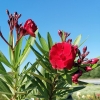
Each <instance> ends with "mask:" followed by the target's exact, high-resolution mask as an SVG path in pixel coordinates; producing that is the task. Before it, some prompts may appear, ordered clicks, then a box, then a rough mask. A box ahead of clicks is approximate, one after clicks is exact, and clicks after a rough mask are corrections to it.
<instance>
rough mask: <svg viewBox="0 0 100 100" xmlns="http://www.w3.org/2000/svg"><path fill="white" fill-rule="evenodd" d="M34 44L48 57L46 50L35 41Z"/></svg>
mask: <svg viewBox="0 0 100 100" xmlns="http://www.w3.org/2000/svg"><path fill="white" fill-rule="evenodd" d="M35 44H36V46H37V48H38V49H39V50H40V51H41V53H42V54H43V55H44V56H46V57H47V58H48V52H46V51H45V50H44V49H43V48H42V47H41V46H40V45H39V44H38V43H37V42H36V41H35Z"/></svg>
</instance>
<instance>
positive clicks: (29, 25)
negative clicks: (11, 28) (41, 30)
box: [24, 19, 37, 37]
mask: <svg viewBox="0 0 100 100" xmlns="http://www.w3.org/2000/svg"><path fill="white" fill-rule="evenodd" d="M24 29H25V30H26V34H25V35H28V34H30V35H31V36H33V37H35V31H36V30H37V26H36V24H35V23H34V21H32V20H31V19H28V20H27V21H26V22H25V24H24Z"/></svg>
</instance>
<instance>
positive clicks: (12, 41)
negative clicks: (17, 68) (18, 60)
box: [9, 33, 15, 64]
mask: <svg viewBox="0 0 100 100" xmlns="http://www.w3.org/2000/svg"><path fill="white" fill-rule="evenodd" d="M9 44H10V45H11V46H12V48H13V47H14V37H13V34H12V33H10V34H9ZM9 56H10V61H11V64H14V63H15V61H14V60H15V59H14V54H13V50H12V49H11V47H10V46H9Z"/></svg>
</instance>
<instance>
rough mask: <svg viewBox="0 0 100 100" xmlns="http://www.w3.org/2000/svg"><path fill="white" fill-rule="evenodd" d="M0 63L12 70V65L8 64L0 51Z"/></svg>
mask: <svg viewBox="0 0 100 100" xmlns="http://www.w3.org/2000/svg"><path fill="white" fill-rule="evenodd" d="M0 62H3V63H4V64H5V65H6V66H8V67H10V68H12V65H11V64H10V63H9V61H8V60H7V58H6V57H5V56H4V55H3V53H2V52H1V51H0Z"/></svg>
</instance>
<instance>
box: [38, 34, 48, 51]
mask: <svg viewBox="0 0 100 100" xmlns="http://www.w3.org/2000/svg"><path fill="white" fill-rule="evenodd" d="M38 38H39V41H40V43H41V46H42V48H43V49H44V50H45V51H49V48H48V44H47V43H46V40H45V39H44V38H43V37H41V35H40V34H39V33H38Z"/></svg>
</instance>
